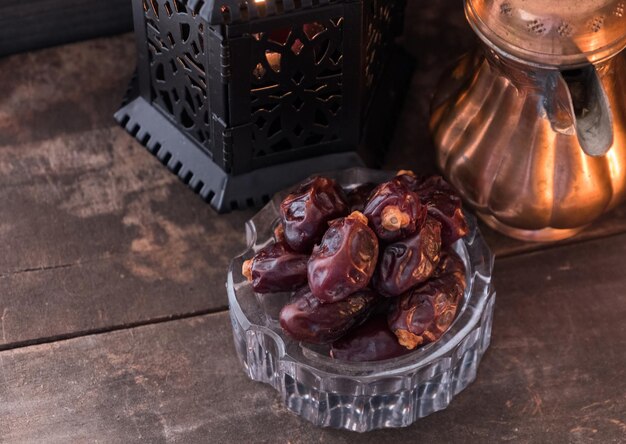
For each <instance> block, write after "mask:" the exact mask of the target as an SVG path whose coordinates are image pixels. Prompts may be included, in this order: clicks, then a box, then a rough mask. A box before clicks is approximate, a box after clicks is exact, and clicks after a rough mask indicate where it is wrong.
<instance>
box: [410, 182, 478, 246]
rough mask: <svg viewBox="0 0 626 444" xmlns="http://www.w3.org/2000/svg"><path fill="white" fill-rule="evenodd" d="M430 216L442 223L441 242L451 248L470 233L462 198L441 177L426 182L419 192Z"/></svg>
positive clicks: (420, 186)
mask: <svg viewBox="0 0 626 444" xmlns="http://www.w3.org/2000/svg"><path fill="white" fill-rule="evenodd" d="M417 192H418V194H419V196H420V199H421V201H422V203H423V204H424V205H426V207H427V208H428V214H429V215H430V216H432V217H433V218H435V219H437V220H438V221H439V222H440V223H441V241H442V243H443V245H444V246H446V247H447V246H450V245H452V244H453V243H454V242H456V241H457V240H459V239H461V238H462V237H463V236H465V235H466V234H467V233H468V232H469V228H468V226H467V221H466V220H465V215H464V214H463V205H462V202H461V198H460V197H459V195H458V194H457V193H456V192H455V191H454V189H453V188H452V186H450V184H449V183H448V182H446V181H445V180H444V179H443V178H442V177H441V176H432V177H429V178H428V179H426V180H424V181H423V182H422V183H421V184H420V185H419V187H418V190H417Z"/></svg>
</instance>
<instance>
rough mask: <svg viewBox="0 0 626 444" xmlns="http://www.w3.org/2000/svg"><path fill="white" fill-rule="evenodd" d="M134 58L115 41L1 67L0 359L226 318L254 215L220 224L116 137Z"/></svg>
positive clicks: (25, 57)
mask: <svg viewBox="0 0 626 444" xmlns="http://www.w3.org/2000/svg"><path fill="white" fill-rule="evenodd" d="M133 58H134V49H133V41H132V38H130V36H122V37H116V38H111V39H105V40H103V39H101V40H96V41H90V42H85V43H81V44H75V45H69V46H66V47H60V48H54V49H51V50H46V51H42V52H41V53H39V54H20V55H17V56H13V57H9V58H7V59H5V60H2V61H0V97H2V100H0V116H2V118H1V119H0V241H1V243H2V246H3V251H4V252H6V254H1V255H0V295H2V297H1V298H0V312H1V311H2V310H4V311H5V316H4V322H3V336H2V337H1V338H0V349H1V348H3V347H10V346H15V345H16V344H19V343H22V342H28V341H33V340H38V339H49V338H54V337H57V336H64V335H68V334H79V333H81V332H83V333H84V332H89V331H92V330H99V329H103V328H116V327H119V326H123V325H129V324H135V323H141V322H145V321H151V320H154V319H158V318H163V317H170V316H179V315H181V314H187V313H195V312H203V311H207V310H216V309H223V308H225V306H226V296H225V291H224V281H225V272H224V270H225V267H226V266H227V264H228V261H229V259H230V258H231V257H232V256H233V255H235V254H236V253H237V252H239V251H240V250H241V249H242V248H243V241H244V239H243V236H242V233H243V224H244V221H245V220H246V219H248V218H249V217H250V216H251V213H250V212H248V213H246V212H239V213H233V214H231V215H228V216H222V217H218V216H217V215H216V214H215V213H214V212H213V211H212V210H211V209H210V208H209V207H208V205H205V204H204V202H202V201H201V200H200V199H198V198H197V197H196V196H195V195H194V194H193V193H192V192H191V191H190V190H188V189H187V188H186V187H185V186H184V185H183V184H182V183H181V182H179V181H178V180H177V179H176V177H175V176H174V175H172V174H170V173H169V172H168V171H167V170H166V169H165V168H164V167H163V166H162V165H161V164H160V163H159V162H158V161H157V160H156V159H155V158H154V157H152V156H151V155H150V154H148V153H146V152H145V150H144V148H142V147H141V146H140V145H139V144H138V143H136V142H135V141H134V140H133V139H132V138H131V137H130V136H128V135H127V134H126V133H125V132H124V131H123V130H122V129H121V128H119V127H118V126H117V124H116V123H115V121H114V120H113V118H112V114H113V112H114V111H115V109H116V107H117V106H118V103H119V100H120V99H121V97H122V96H123V94H124V91H125V88H126V83H127V81H128V78H129V77H130V76H131V74H132V70H133V69H134V67H133V64H132V60H133ZM41 62H43V63H41ZM12 66H15V67H16V68H15V69H14V70H10V69H9V67H12ZM42 313H45V315H42Z"/></svg>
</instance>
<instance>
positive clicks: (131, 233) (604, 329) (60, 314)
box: [0, 0, 626, 444]
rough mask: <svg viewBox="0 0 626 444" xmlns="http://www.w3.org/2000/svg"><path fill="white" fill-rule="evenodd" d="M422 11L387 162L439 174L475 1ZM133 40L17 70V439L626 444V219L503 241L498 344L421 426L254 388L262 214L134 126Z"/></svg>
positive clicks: (7, 234) (10, 164) (12, 165)
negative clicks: (124, 105)
mask: <svg viewBox="0 0 626 444" xmlns="http://www.w3.org/2000/svg"><path fill="white" fill-rule="evenodd" d="M409 4H410V6H409V14H408V18H407V26H406V33H405V37H404V39H403V45H404V46H405V47H406V48H407V50H408V51H409V52H410V53H411V54H413V55H414V56H415V57H416V58H417V59H418V63H419V66H418V69H417V71H416V72H415V74H414V76H413V80H412V84H411V87H410V89H409V90H408V91H406V96H407V101H406V104H405V108H404V110H403V112H402V114H401V118H400V120H399V122H398V127H397V130H396V132H395V134H394V135H390V137H392V141H391V143H392V150H391V152H390V154H389V157H388V159H387V161H386V164H385V166H386V167H387V168H389V169H397V168H400V167H402V168H413V169H415V170H417V171H420V172H428V171H433V170H434V164H433V147H432V145H431V142H430V139H429V137H428V132H427V118H428V103H429V100H430V97H431V95H432V93H433V90H434V88H435V85H436V82H437V79H438V78H439V76H440V75H441V73H442V72H443V70H444V69H445V66H446V65H447V64H449V63H450V62H452V61H453V60H454V59H455V58H456V57H458V56H459V55H460V54H461V53H462V52H463V51H465V50H466V49H468V48H470V47H471V46H472V45H473V44H474V39H473V37H472V34H471V32H470V30H469V29H468V27H467V26H466V24H465V22H464V20H463V15H462V8H461V2H460V1H452V0H445V1H443V0H442V1H436V2H435V1H425V0H421V1H417V0H412V1H410V2H409ZM133 44H134V42H133V37H132V36H131V35H129V34H126V35H121V36H117V37H110V38H101V39H96V40H89V41H85V42H83V43H78V44H71V45H67V46H63V47H57V48H52V49H47V50H43V51H38V52H31V53H23V54H19V55H14V56H11V57H6V58H4V59H0V246H1V247H0V248H1V250H0V251H1V252H2V254H0V442H29V443H30V442H46V443H67V442H93V441H95V440H96V439H97V440H98V441H99V442H112V443H131V442H183V443H189V442H211V443H222V442H237V443H240V442H244V443H247V442H268V443H277V442H281V443H282V442H333V443H335V442H336V443H347V442H353V441H357V442H361V441H363V442H372V443H381V442H385V443H387V442H388V443H394V444H397V443H401V442H414V441H425V442H441V443H449V442H461V443H465V442H467V443H475V442H480V443H483V442H484V443H491V442H500V441H513V442H551V443H552V442H573V443H587V442H598V443H620V442H625V437H626V371H625V368H626V352H625V350H626V323H624V321H623V320H624V318H626V299H625V298H626V273H625V271H626V267H625V265H624V258H625V255H626V206H622V207H620V208H618V209H617V210H616V211H614V212H613V213H612V214H609V215H606V216H605V217H604V218H603V219H602V220H600V221H599V222H598V223H596V224H594V225H593V226H592V227H590V228H589V229H587V230H586V231H585V232H584V233H582V234H581V235H579V236H577V237H576V238H574V239H571V240H569V241H567V242H562V243H559V244H552V245H540V244H524V243H521V242H517V241H513V240H510V239H507V238H504V237H503V236H500V235H498V234H496V233H494V232H492V231H490V230H488V229H486V228H485V229H484V233H485V236H486V238H487V240H488V242H489V244H490V246H491V247H492V248H493V250H494V251H495V252H496V253H497V254H498V259H497V261H496V277H495V284H496V288H497V291H498V300H497V304H496V314H495V321H494V328H493V339H492V346H491V348H490V349H489V350H488V352H487V354H486V355H485V358H484V360H483V363H482V364H481V367H480V370H479V374H478V379H477V381H476V382H475V383H474V384H472V385H471V386H470V387H469V388H468V389H467V390H465V391H464V392H462V393H461V394H460V395H459V396H458V397H457V398H456V399H455V400H454V401H453V403H452V404H451V405H450V407H449V408H448V409H446V410H445V411H442V412H438V413H436V414H433V415H431V416H430V417H428V418H425V419H422V420H420V421H419V422H417V423H416V424H415V425H413V426H411V427H408V428H406V429H402V430H387V431H378V432H373V433H369V434H365V435H355V434H352V433H348V432H341V431H333V430H323V429H319V428H315V427H312V426H311V425H309V424H308V423H306V422H304V421H302V420H300V419H299V418H298V417H296V416H294V415H292V414H290V413H289V412H288V411H287V410H286V409H285V408H284V407H283V406H282V405H281V403H280V400H279V397H278V396H277V394H276V393H275V392H274V391H273V390H272V389H271V388H269V387H266V386H264V385H262V384H259V383H254V382H251V381H249V380H248V379H247V378H246V377H245V376H244V374H243V372H242V371H241V370H240V368H239V366H238V363H237V361H236V357H235V353H234V347H233V343H232V338H231V332H230V323H229V319H228V313H227V297H226V291H225V289H224V282H225V273H226V267H227V265H228V261H229V259H230V258H231V257H232V256H233V255H235V254H236V253H237V252H239V251H240V250H241V249H242V248H243V239H244V230H243V223H244V221H245V220H246V219H247V218H249V217H250V216H251V214H252V212H251V211H244V212H237V213H232V214H228V215H222V216H218V215H216V214H215V213H214V212H213V211H212V210H211V209H210V208H209V207H208V206H207V205H206V204H204V203H203V202H202V201H201V200H200V199H199V198H198V197H197V196H195V195H194V194H193V193H192V192H191V191H190V190H188V189H187V188H186V187H185V186H184V184H182V183H181V182H179V181H178V180H177V179H176V177H175V176H173V175H172V174H171V173H169V172H168V171H167V170H166V169H165V168H163V166H162V165H161V164H160V163H159V162H158V161H157V160H156V159H155V158H153V157H152V156H151V155H150V154H148V153H147V152H145V150H144V149H143V148H142V147H141V146H140V145H139V144H138V143H136V142H135V141H134V140H133V139H132V138H131V137H130V136H128V135H127V134H125V133H124V132H123V131H122V130H121V129H120V128H118V127H117V126H116V124H115V122H114V121H113V119H112V117H111V116H112V114H113V112H114V111H115V110H116V108H117V106H118V104H119V101H120V99H121V97H122V96H123V94H124V91H125V89H126V86H127V83H128V81H129V79H130V77H131V75H132V71H133V70H134V59H135V51H134V47H133Z"/></svg>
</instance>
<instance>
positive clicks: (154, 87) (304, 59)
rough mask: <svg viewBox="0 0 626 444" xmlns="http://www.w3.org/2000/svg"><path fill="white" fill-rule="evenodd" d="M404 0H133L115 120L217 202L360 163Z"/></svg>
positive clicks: (244, 199) (239, 200)
mask: <svg viewBox="0 0 626 444" xmlns="http://www.w3.org/2000/svg"><path fill="white" fill-rule="evenodd" d="M405 3H406V2H405V0H400V1H397V0H361V1H358V0H357V1H354V0H350V1H348V0H345V1H344V0H334V1H333V0H317V1H315V0H300V1H296V0H282V1H280V0H256V1H243V2H241V1H236V0H213V1H211V0H209V1H201V0H195V1H194V0H133V16H134V24H135V36H136V41H137V47H138V65H137V73H136V75H135V77H134V78H133V81H132V82H131V86H130V88H129V91H128V93H127V97H126V98H125V100H124V103H123V105H122V107H121V108H120V110H118V112H117V113H116V114H115V117H116V119H117V120H118V122H119V123H120V124H121V125H122V126H124V127H125V128H126V129H127V131H128V132H130V133H131V134H132V135H133V136H134V137H136V138H137V140H139V141H140V142H141V143H142V144H143V145H145V146H146V147H147V148H148V150H149V151H151V152H152V153H153V154H154V155H156V156H157V157H158V158H159V159H160V160H161V162H163V163H164V164H165V165H166V166H167V167H168V168H169V169H170V170H172V171H173V172H174V173H176V174H177V175H178V176H179V177H180V178H181V179H182V180H183V181H184V182H185V183H187V184H188V185H189V186H190V187H191V188H192V189H193V190H194V191H196V192H197V193H198V194H200V195H201V196H202V198H204V199H205V200H206V201H208V202H210V203H211V205H212V206H213V207H214V208H216V209H217V210H219V211H229V210H232V209H237V208H244V207H248V206H258V205H261V204H263V203H264V202H267V201H268V200H269V197H270V195H271V194H272V193H273V192H275V191H277V190H279V189H282V188H284V187H286V186H289V185H290V184H291V183H294V182H297V181H298V180H301V179H302V178H304V177H306V176H308V175H310V174H312V173H314V172H316V171H324V170H329V169H338V168H344V167H349V166H353V165H355V164H360V163H361V160H360V158H359V157H358V155H357V154H356V153H355V150H356V149H357V147H358V146H359V144H360V143H361V139H362V134H363V131H364V129H365V127H366V126H367V122H368V119H372V118H373V116H372V115H370V114H374V113H370V111H371V110H372V109H373V108H374V107H372V106H371V104H372V101H373V98H374V96H375V95H376V94H375V93H376V90H377V86H378V84H379V83H380V77H381V75H382V73H383V71H384V68H385V65H386V63H387V59H388V57H387V54H388V53H389V52H390V48H391V47H392V46H393V42H394V39H395V38H396V37H397V36H398V35H399V34H400V33H401V32H402V22H403V15H404V9H405Z"/></svg>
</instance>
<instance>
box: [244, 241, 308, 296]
mask: <svg viewBox="0 0 626 444" xmlns="http://www.w3.org/2000/svg"><path fill="white" fill-rule="evenodd" d="M308 260H309V257H308V256H307V255H306V254H300V253H296V252H294V251H292V250H291V249H290V248H289V246H288V245H287V244H285V243H284V242H277V243H275V244H271V245H268V246H267V247H265V248H263V249H262V250H260V251H259V252H258V253H257V254H256V255H255V256H254V257H253V258H252V259H248V260H247V261H245V262H244V263H243V267H242V270H241V272H242V274H243V275H244V276H245V277H246V278H247V279H248V281H249V282H251V283H252V288H253V289H254V291H256V292H257V293H272V292H279V291H293V290H295V289H296V288H299V287H301V286H302V285H304V284H306V280H307V262H308Z"/></svg>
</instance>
